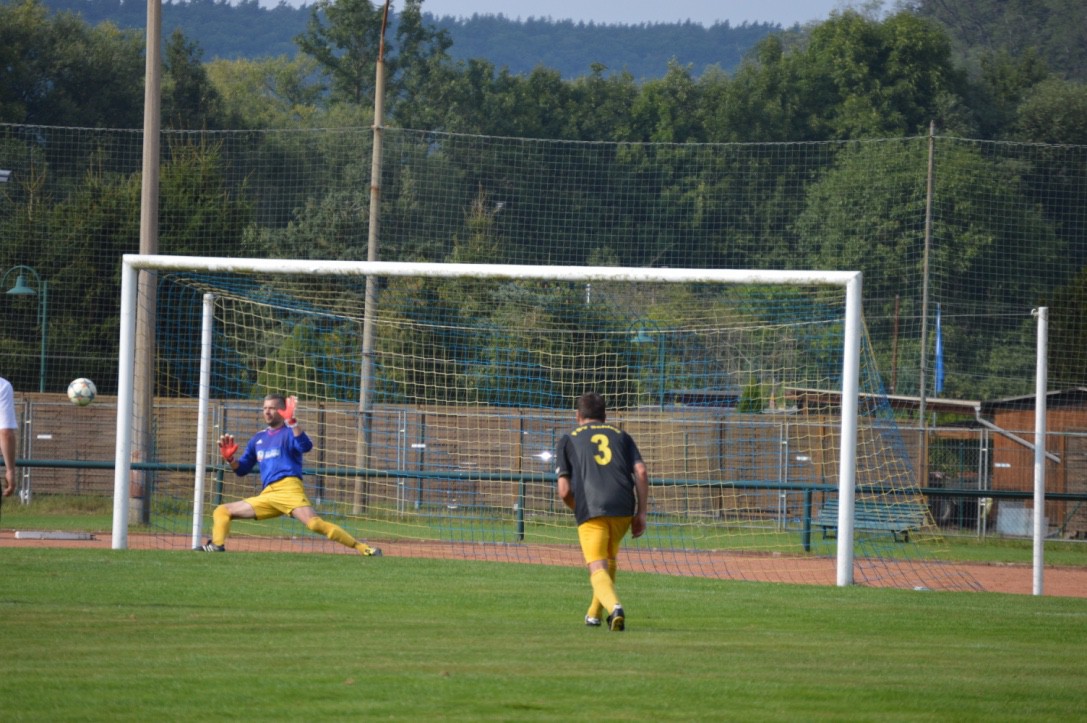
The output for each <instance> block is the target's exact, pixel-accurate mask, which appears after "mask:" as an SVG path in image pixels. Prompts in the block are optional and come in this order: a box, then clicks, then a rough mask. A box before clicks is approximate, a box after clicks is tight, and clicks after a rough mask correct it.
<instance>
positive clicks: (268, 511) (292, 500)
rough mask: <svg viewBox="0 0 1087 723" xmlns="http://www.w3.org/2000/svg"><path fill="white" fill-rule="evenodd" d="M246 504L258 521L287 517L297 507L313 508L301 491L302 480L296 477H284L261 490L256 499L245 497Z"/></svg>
mask: <svg viewBox="0 0 1087 723" xmlns="http://www.w3.org/2000/svg"><path fill="white" fill-rule="evenodd" d="M245 501H246V502H248V503H249V505H250V506H251V507H252V508H253V511H254V512H256V513H257V519H258V520H267V519H268V518H270V517H280V516H282V515H289V514H291V512H293V511H294V510H296V509H298V508H299V507H313V503H312V502H310V501H309V499H308V498H307V497H306V493H305V491H304V490H303V489H302V480H300V479H299V478H298V477H284V478H283V479H281V480H277V481H276V482H273V483H272V484H270V485H268V486H267V487H265V488H264V489H263V490H261V493H260V494H259V495H257V496H256V497H247V498H246V500H245Z"/></svg>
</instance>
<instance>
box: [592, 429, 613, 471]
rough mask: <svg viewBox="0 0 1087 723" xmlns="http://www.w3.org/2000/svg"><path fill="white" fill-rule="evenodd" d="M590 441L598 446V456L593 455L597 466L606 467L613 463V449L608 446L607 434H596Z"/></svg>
mask: <svg viewBox="0 0 1087 723" xmlns="http://www.w3.org/2000/svg"><path fill="white" fill-rule="evenodd" d="M589 441H591V442H592V443H593V444H595V445H596V454H595V455H593V459H595V460H596V463H597V464H599V465H605V464H607V463H608V462H610V461H611V447H609V446H608V437H607V435H606V434H594V435H593V436H592V437H590V438H589Z"/></svg>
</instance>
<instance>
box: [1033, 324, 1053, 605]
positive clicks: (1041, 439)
mask: <svg viewBox="0 0 1087 723" xmlns="http://www.w3.org/2000/svg"><path fill="white" fill-rule="evenodd" d="M1034 314H1035V316H1037V317H1038V354H1037V359H1036V362H1035V364H1036V366H1035V369H1036V372H1035V379H1034V585H1033V587H1034V594H1035V595H1041V594H1042V570H1043V569H1044V557H1045V533H1046V529H1045V457H1046V455H1045V429H1046V418H1045V417H1046V387H1047V386H1049V378H1048V377H1049V371H1048V365H1047V364H1046V354H1047V346H1048V344H1049V308H1048V307H1045V306H1043V307H1040V308H1038V309H1035V310H1034Z"/></svg>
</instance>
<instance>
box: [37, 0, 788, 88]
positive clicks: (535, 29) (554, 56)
mask: <svg viewBox="0 0 1087 723" xmlns="http://www.w3.org/2000/svg"><path fill="white" fill-rule="evenodd" d="M43 4H44V5H45V6H46V7H48V8H49V9H50V10H52V11H54V12H57V11H62V10H70V11H73V12H75V13H77V14H79V15H80V16H82V18H83V19H84V20H85V21H86V22H88V23H89V24H91V25H97V24H99V23H101V22H105V21H109V22H112V23H113V24H114V25H116V26H118V27H120V28H138V29H141V30H142V29H144V28H145V27H146V22H147V20H146V15H147V4H146V2H144V1H143V0H127V1H122V0H44V3H43ZM311 10H312V8H311V7H309V6H303V7H300V8H294V7H291V6H290V5H287V4H286V3H282V2H281V3H280V4H279V5H278V6H277V7H274V8H268V9H266V8H262V7H261V6H260V5H259V4H258V2H257V1H256V0H242V1H241V2H239V3H234V4H232V3H228V2H221V1H218V0H192V1H191V2H177V3H171V2H164V3H163V6H162V34H163V37H169V36H170V34H171V33H173V31H174V30H175V29H176V28H180V29H181V31H182V32H183V33H184V34H185V36H186V37H187V38H188V39H189V40H190V41H194V42H196V43H197V44H198V45H199V46H200V49H201V50H202V51H203V59H204V60H213V59H215V58H224V59H237V58H250V59H252V58H261V57H268V56H278V55H288V56H293V55H295V53H296V52H297V51H298V48H297V46H296V45H295V43H294V38H295V37H296V36H298V35H299V34H300V33H302V32H303V31H304V30H305V29H306V22H307V21H308V20H309V17H310V12H311ZM424 19H425V22H427V23H429V24H431V25H436V26H437V27H439V28H442V29H445V30H446V31H448V33H449V36H450V38H451V39H452V41H453V46H452V47H451V48H450V49H449V55H450V56H451V57H452V58H454V59H456V60H467V59H469V58H482V59H485V60H488V61H490V62H491V63H493V64H494V65H495V66H496V67H498V68H503V67H505V68H509V70H510V72H512V73H517V74H521V73H528V72H529V71H531V70H532V69H533V68H535V67H537V66H541V65H542V66H545V67H548V68H551V69H553V70H557V71H559V72H560V73H561V74H562V76H563V77H564V78H574V77H578V76H582V75H587V74H588V73H589V72H590V68H591V66H592V65H593V64H595V63H599V64H602V65H604V66H606V67H607V68H608V69H609V70H611V71H622V70H626V71H628V72H630V74H631V75H632V76H633V77H634V78H635V79H646V78H660V77H662V76H663V75H664V74H665V71H666V70H667V67H668V62H669V61H670V60H673V59H674V60H676V61H677V62H678V63H679V64H681V65H684V66H686V65H690V66H691V67H692V69H693V72H694V74H695V75H701V74H702V72H703V71H705V69H706V68H708V67H710V66H718V67H720V68H721V69H723V70H725V71H729V72H731V71H733V70H735V69H736V67H738V66H739V64H740V60H741V59H742V58H743V55H744V54H745V53H746V52H747V51H748V50H749V49H751V48H752V47H754V46H755V44H756V43H758V41H759V40H761V39H762V38H763V37H765V36H766V35H768V34H770V33H772V32H775V31H778V30H781V26H780V25H775V24H770V23H754V24H748V23H744V24H741V25H738V26H736V27H733V26H731V25H730V24H729V23H727V22H726V23H717V24H714V25H713V26H711V27H708V28H707V27H704V26H702V25H699V24H696V23H691V22H687V23H659V24H640V25H598V24H595V23H588V24H586V23H574V22H573V21H569V20H551V19H540V18H529V19H528V20H513V19H510V18H507V17H505V16H503V15H473V16H472V17H470V18H453V17H436V16H434V15H430V14H427V13H424ZM394 32H395V30H391V31H390V33H389V36H390V37H392V36H393V33H394Z"/></svg>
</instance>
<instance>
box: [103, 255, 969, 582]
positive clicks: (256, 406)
mask: <svg viewBox="0 0 1087 723" xmlns="http://www.w3.org/2000/svg"><path fill="white" fill-rule="evenodd" d="M140 269H146V270H154V271H156V272H157V293H156V294H154V298H155V299H156V303H155V307H156V308H155V309H154V310H153V312H154V313H153V314H152V318H155V319H156V320H157V321H156V327H155V348H156V365H155V372H154V378H155V403H154V405H155V406H154V408H155V412H154V415H153V420H152V423H151V427H152V429H151V431H150V438H151V439H152V440H153V442H152V444H151V446H152V449H151V450H150V451H147V452H145V453H144V454H143V455H141V457H143V458H147V459H153V461H154V463H155V464H154V465H150V468H151V469H152V471H150V472H144V473H142V474H144V475H145V476H146V480H145V481H144V484H143V485H142V487H143V489H144V494H145V497H146V500H145V503H146V507H147V513H146V516H147V519H146V521H145V522H146V523H147V529H148V530H149V531H150V533H151V538H152V539H153V544H155V545H158V546H163V547H175V548H179V549H191V548H192V547H193V546H194V544H196V543H199V542H201V541H202V540H201V538H202V537H205V536H207V535H208V534H209V531H210V522H211V510H212V509H213V508H214V507H215V506H216V505H217V504H220V503H223V502H230V501H234V500H238V499H243V498H245V497H249V496H253V495H255V494H257V493H258V492H259V490H260V478H259V474H258V473H257V471H256V470H254V472H253V473H252V474H251V475H249V476H246V477H238V476H236V475H235V474H233V473H232V472H231V470H230V469H229V468H227V467H226V466H225V465H223V464H222V462H221V460H220V459H219V456H218V453H217V449H216V440H217V439H218V436H219V435H220V434H222V433H227V432H229V433H231V434H233V435H235V437H236V438H237V439H238V441H239V443H240V444H244V441H245V440H247V439H248V438H249V437H251V436H252V435H253V434H255V433H256V432H257V431H259V430H260V429H261V428H263V426H264V422H263V418H262V415H261V407H262V402H263V398H264V396H265V394H268V393H281V394H294V395H297V396H298V398H299V407H298V411H297V416H298V418H299V420H300V422H301V423H302V424H303V425H304V427H305V429H306V431H307V433H308V434H309V436H310V437H311V438H312V439H313V441H314V444H315V447H314V449H313V450H312V451H311V452H310V453H309V454H307V455H306V458H305V465H306V472H305V485H306V492H307V495H308V497H309V498H310V500H312V502H313V503H314V506H315V508H316V510H317V512H318V514H319V515H321V516H322V517H323V518H324V519H326V520H328V521H331V522H335V523H336V524H338V525H340V526H341V527H343V528H344V529H345V530H347V531H348V532H349V533H351V534H352V535H354V536H355V537H357V538H359V539H361V540H366V541H367V542H369V543H370V544H371V545H374V546H378V547H381V548H383V549H384V550H385V553H386V554H387V555H393V556H396V555H401V556H449V557H455V558H461V559H475V560H493V561H506V562H531V563H540V564H556V565H581V564H582V560H581V557H580V550H579V547H578V544H577V535H576V527H575V523H574V520H573V515H572V513H570V512H569V510H567V509H566V508H565V506H564V505H563V504H562V502H561V500H559V499H558V498H557V496H556V492H555V480H554V464H553V459H552V456H553V452H554V450H555V447H556V444H557V442H558V440H559V439H560V438H561V436H562V435H563V434H564V433H565V432H566V431H568V430H569V429H571V428H572V427H573V426H574V419H573V405H574V400H575V399H576V397H577V396H578V395H580V394H581V393H583V392H585V391H587V390H595V391H598V392H600V393H601V394H603V395H604V397H605V398H606V400H607V403H608V410H609V411H608V415H609V416H608V418H609V421H610V422H612V423H614V424H616V425H617V426H620V427H621V428H623V429H625V430H626V431H628V432H630V433H631V434H632V435H633V437H634V439H635V440H636V442H637V443H638V445H639V448H640V450H641V452H642V455H643V457H644V458H645V460H646V462H647V465H648V467H649V470H650V479H651V487H650V495H649V529H648V531H647V533H646V534H645V535H644V536H643V537H642V538H639V539H637V540H630V539H628V540H627V541H626V543H625V544H624V547H623V551H622V552H621V556H620V567H621V569H623V570H631V571H645V572H660V573H667V574H680V575H700V576H707V577H715V578H733V579H749V580H766V581H778V582H806V583H822V584H835V583H836V582H837V584H848V583H852V582H859V583H862V584H870V585H892V586H900V587H902V586H910V587H919V586H924V587H927V588H932V589H970V588H972V587H976V585H975V584H974V583H973V581H972V580H971V579H970V577H969V576H968V575H967V574H965V573H963V572H962V571H961V570H959V569H957V568H955V567H953V566H947V565H944V564H941V563H938V562H934V561H933V552H934V550H935V549H936V548H937V547H938V546H939V545H940V544H941V540H940V539H939V537H938V534H937V529H936V527H935V525H934V524H933V522H932V518H931V515H930V514H929V513H928V508H927V506H926V502H925V500H924V498H923V497H922V496H921V495H920V494H919V492H918V489H919V488H918V484H917V479H916V471H915V470H914V466H913V464H912V463H911V457H912V455H914V454H915V453H916V452H915V449H914V446H913V445H914V443H913V442H911V440H908V439H906V438H904V437H903V435H901V434H899V432H898V429H897V427H896V425H895V423H894V418H893V415H892V413H891V410H890V408H889V406H888V405H887V403H886V398H885V397H884V396H883V395H882V390H881V385H880V379H879V375H878V373H877V371H876V369H875V368H874V364H873V360H872V355H871V354H870V353H869V351H868V349H867V344H866V343H865V342H864V335H863V333H862V325H861V322H860V302H859V289H860V278H859V275H858V274H854V273H846V272H760V271H712V270H711V271H707V270H678V269H622V268H608V267H593V268H572V267H540V266H486V265H469V264H408V263H366V262H334V261H282V260H267V259H265V260H260V259H249V260H247V259H212V258H184V257H164V256H135V255H133V256H126V257H125V263H124V273H123V284H122V306H123V307H124V308H123V309H122V318H123V319H125V320H127V321H126V322H125V323H124V324H123V326H122V330H121V344H120V347H121V357H120V365H119V366H120V368H119V372H120V375H119V381H120V384H119V392H118V412H119V413H118V435H117V440H118V441H117V478H116V494H117V498H116V500H115V522H114V546H115V547H123V546H127V544H128V536H129V530H128V527H127V524H126V523H127V520H126V516H127V513H126V510H127V508H128V499H127V497H128V494H129V482H130V480H131V478H132V475H137V474H140V472H138V471H136V470H134V469H133V468H132V466H131V465H130V463H129V460H130V459H131V458H132V456H133V444H134V440H137V439H139V438H140V434H139V433H138V432H139V430H134V429H133V424H134V423H133V419H134V417H133V414H132V412H131V408H132V405H133V402H132V400H133V389H132V382H131V379H132V377H133V374H132V370H133V368H134V365H135V363H136V362H135V359H134V354H133V346H134V339H135V334H136V329H135V323H134V321H133V320H134V319H135V318H136V305H137V303H138V302H139V299H140V298H143V297H142V295H137V294H136V292H135V286H136V272H137V271H138V270H140ZM368 284H369V293H367V289H368ZM194 480H195V484H194ZM854 510H856V511H857V512H856V514H854V512H853V511H854ZM862 511H863V512H862ZM862 515H863V516H862ZM133 530H135V528H133ZM141 532H142V531H141ZM132 534H133V535H135V534H137V533H136V532H135V531H133V532H132ZM227 548H228V550H230V551H232V552H234V551H244V550H263V551H311V552H318V551H323V552H329V553H346V552H349V550H348V549H347V548H344V547H341V546H339V545H337V544H335V543H333V542H330V541H329V540H327V539H325V538H324V537H321V536H319V535H315V534H312V533H310V532H309V531H308V530H307V529H306V528H305V527H304V526H303V525H301V524H300V523H298V522H297V521H295V520H293V519H291V518H280V519H276V520H265V521H259V522H258V521H240V520H239V521H235V522H234V523H233V525H232V528H231V535H230V538H229V540H228V541H227Z"/></svg>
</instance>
